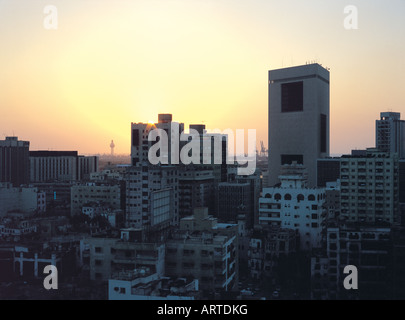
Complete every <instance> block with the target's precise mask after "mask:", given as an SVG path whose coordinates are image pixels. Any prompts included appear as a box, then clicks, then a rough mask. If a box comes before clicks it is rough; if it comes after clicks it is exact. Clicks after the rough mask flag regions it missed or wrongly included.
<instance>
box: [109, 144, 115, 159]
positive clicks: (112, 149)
mask: <svg viewBox="0 0 405 320" xmlns="http://www.w3.org/2000/svg"><path fill="white" fill-rule="evenodd" d="M110 148H111V156H114V148H115V144H114V140H111V143H110Z"/></svg>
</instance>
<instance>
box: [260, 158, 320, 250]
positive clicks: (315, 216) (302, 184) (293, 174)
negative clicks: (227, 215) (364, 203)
mask: <svg viewBox="0 0 405 320" xmlns="http://www.w3.org/2000/svg"><path fill="white" fill-rule="evenodd" d="M283 170H285V171H286V172H285V174H284V175H281V176H280V177H279V179H280V181H281V186H280V187H272V188H264V189H263V192H262V197H261V198H260V199H259V225H270V226H280V227H281V228H285V229H293V230H296V232H297V233H298V234H299V236H300V248H301V250H310V249H312V248H319V247H321V231H322V222H323V220H324V208H323V204H324V202H325V199H326V196H325V189H323V188H308V186H307V180H306V177H305V173H304V168H303V167H302V166H299V165H298V166H297V165H296V164H294V165H291V166H289V165H286V166H284V167H283Z"/></svg>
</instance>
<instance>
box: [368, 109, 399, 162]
mask: <svg viewBox="0 0 405 320" xmlns="http://www.w3.org/2000/svg"><path fill="white" fill-rule="evenodd" d="M400 116H401V114H400V113H399V112H381V113H380V120H376V121H375V145H376V147H377V149H379V150H380V151H383V152H395V153H397V154H398V156H399V157H400V158H401V159H403V158H405V120H401V119H400Z"/></svg>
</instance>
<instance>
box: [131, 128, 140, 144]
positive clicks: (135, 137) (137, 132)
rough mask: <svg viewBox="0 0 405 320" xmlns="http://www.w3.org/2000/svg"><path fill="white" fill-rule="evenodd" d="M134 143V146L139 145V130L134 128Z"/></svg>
mask: <svg viewBox="0 0 405 320" xmlns="http://www.w3.org/2000/svg"><path fill="white" fill-rule="evenodd" d="M132 145H133V146H134V147H138V146H139V130H137V129H133V130H132Z"/></svg>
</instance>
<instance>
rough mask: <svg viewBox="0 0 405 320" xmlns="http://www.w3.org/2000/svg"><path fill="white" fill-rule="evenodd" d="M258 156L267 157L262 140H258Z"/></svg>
mask: <svg viewBox="0 0 405 320" xmlns="http://www.w3.org/2000/svg"><path fill="white" fill-rule="evenodd" d="M260 147H261V148H260V156H262V157H267V154H268V150H267V149H266V148H265V147H264V143H263V141H260Z"/></svg>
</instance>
